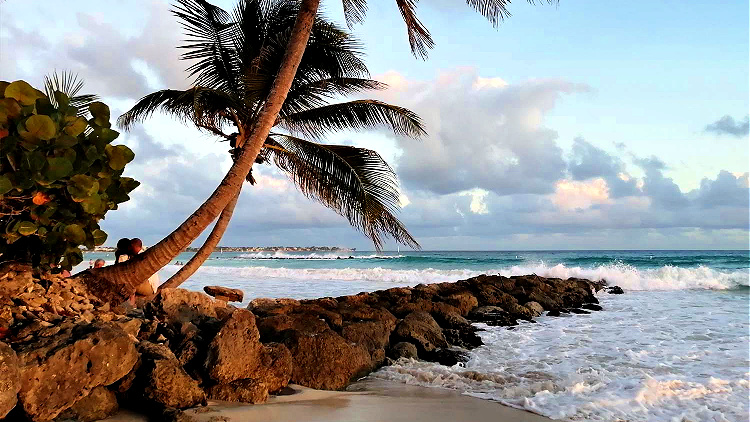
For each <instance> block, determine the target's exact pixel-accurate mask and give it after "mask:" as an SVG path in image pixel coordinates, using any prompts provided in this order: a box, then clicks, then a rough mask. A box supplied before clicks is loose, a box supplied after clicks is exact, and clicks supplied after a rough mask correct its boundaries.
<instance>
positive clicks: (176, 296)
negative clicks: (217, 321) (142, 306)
mask: <svg viewBox="0 0 750 422" xmlns="http://www.w3.org/2000/svg"><path fill="white" fill-rule="evenodd" d="M217 306H219V304H217V303H216V302H214V301H213V299H211V298H210V297H208V296H207V295H205V294H203V293H199V292H192V291H190V290H185V289H164V290H162V291H160V292H159V293H158V294H157V295H156V296H155V297H154V299H153V300H152V301H151V302H149V306H147V307H146V310H147V314H148V315H147V316H150V317H153V318H158V319H160V320H163V321H168V322H183V321H191V322H197V321H200V320H201V319H204V318H216V317H217V316H216V307H217Z"/></svg>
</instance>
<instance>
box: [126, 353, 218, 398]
mask: <svg viewBox="0 0 750 422" xmlns="http://www.w3.org/2000/svg"><path fill="white" fill-rule="evenodd" d="M138 350H139V351H140V352H141V354H142V363H141V367H140V368H139V369H138V372H137V374H136V380H135V383H134V385H133V387H132V389H133V390H135V392H136V393H139V394H140V395H141V396H142V397H143V399H145V400H148V401H149V402H152V403H155V404H158V405H161V406H167V407H174V408H176V409H186V408H188V407H193V406H196V405H198V404H203V403H205V402H206V394H205V393H204V391H203V389H202V388H200V386H199V385H198V381H196V380H194V379H192V378H191V377H190V376H189V375H188V374H187V372H185V370H184V369H183V368H182V365H180V362H179V361H178V360H177V358H176V357H175V356H174V354H173V353H172V352H171V351H170V350H169V349H168V348H167V347H166V346H163V345H160V344H154V343H151V342H149V341H141V342H140V343H139V345H138ZM139 403H140V400H138V399H134V404H136V405H138V404H139Z"/></svg>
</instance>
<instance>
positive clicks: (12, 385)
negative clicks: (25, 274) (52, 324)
mask: <svg viewBox="0 0 750 422" xmlns="http://www.w3.org/2000/svg"><path fill="white" fill-rule="evenodd" d="M0 283H1V282H0ZM18 366H19V364H18V356H16V352H14V351H13V349H11V348H10V346H8V345H7V344H5V343H2V342H0V419H2V418H4V417H5V416H6V415H7V414H8V412H10V411H11V409H13V408H14V407H15V406H16V402H18V391H19V390H21V372H20V370H19V367H18Z"/></svg>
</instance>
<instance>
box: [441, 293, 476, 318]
mask: <svg viewBox="0 0 750 422" xmlns="http://www.w3.org/2000/svg"><path fill="white" fill-rule="evenodd" d="M445 303H447V304H449V305H452V306H454V307H455V308H456V309H458V312H459V315H461V316H466V315H468V314H469V312H470V311H471V310H472V309H474V308H476V307H477V306H479V301H478V300H477V298H476V297H474V295H472V294H471V293H469V292H463V293H454V294H452V295H450V296H448V297H446V298H445Z"/></svg>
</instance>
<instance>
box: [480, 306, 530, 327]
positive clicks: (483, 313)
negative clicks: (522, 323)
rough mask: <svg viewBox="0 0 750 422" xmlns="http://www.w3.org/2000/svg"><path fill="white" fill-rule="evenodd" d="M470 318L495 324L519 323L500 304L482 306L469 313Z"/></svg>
mask: <svg viewBox="0 0 750 422" xmlns="http://www.w3.org/2000/svg"><path fill="white" fill-rule="evenodd" d="M469 319H470V320H472V321H475V322H483V323H485V324H487V325H493V326H513V325H518V321H516V319H515V318H514V317H513V316H512V315H510V314H509V313H508V312H506V311H505V309H503V308H501V307H499V306H480V307H478V308H475V309H473V310H472V311H471V312H470V313H469Z"/></svg>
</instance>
